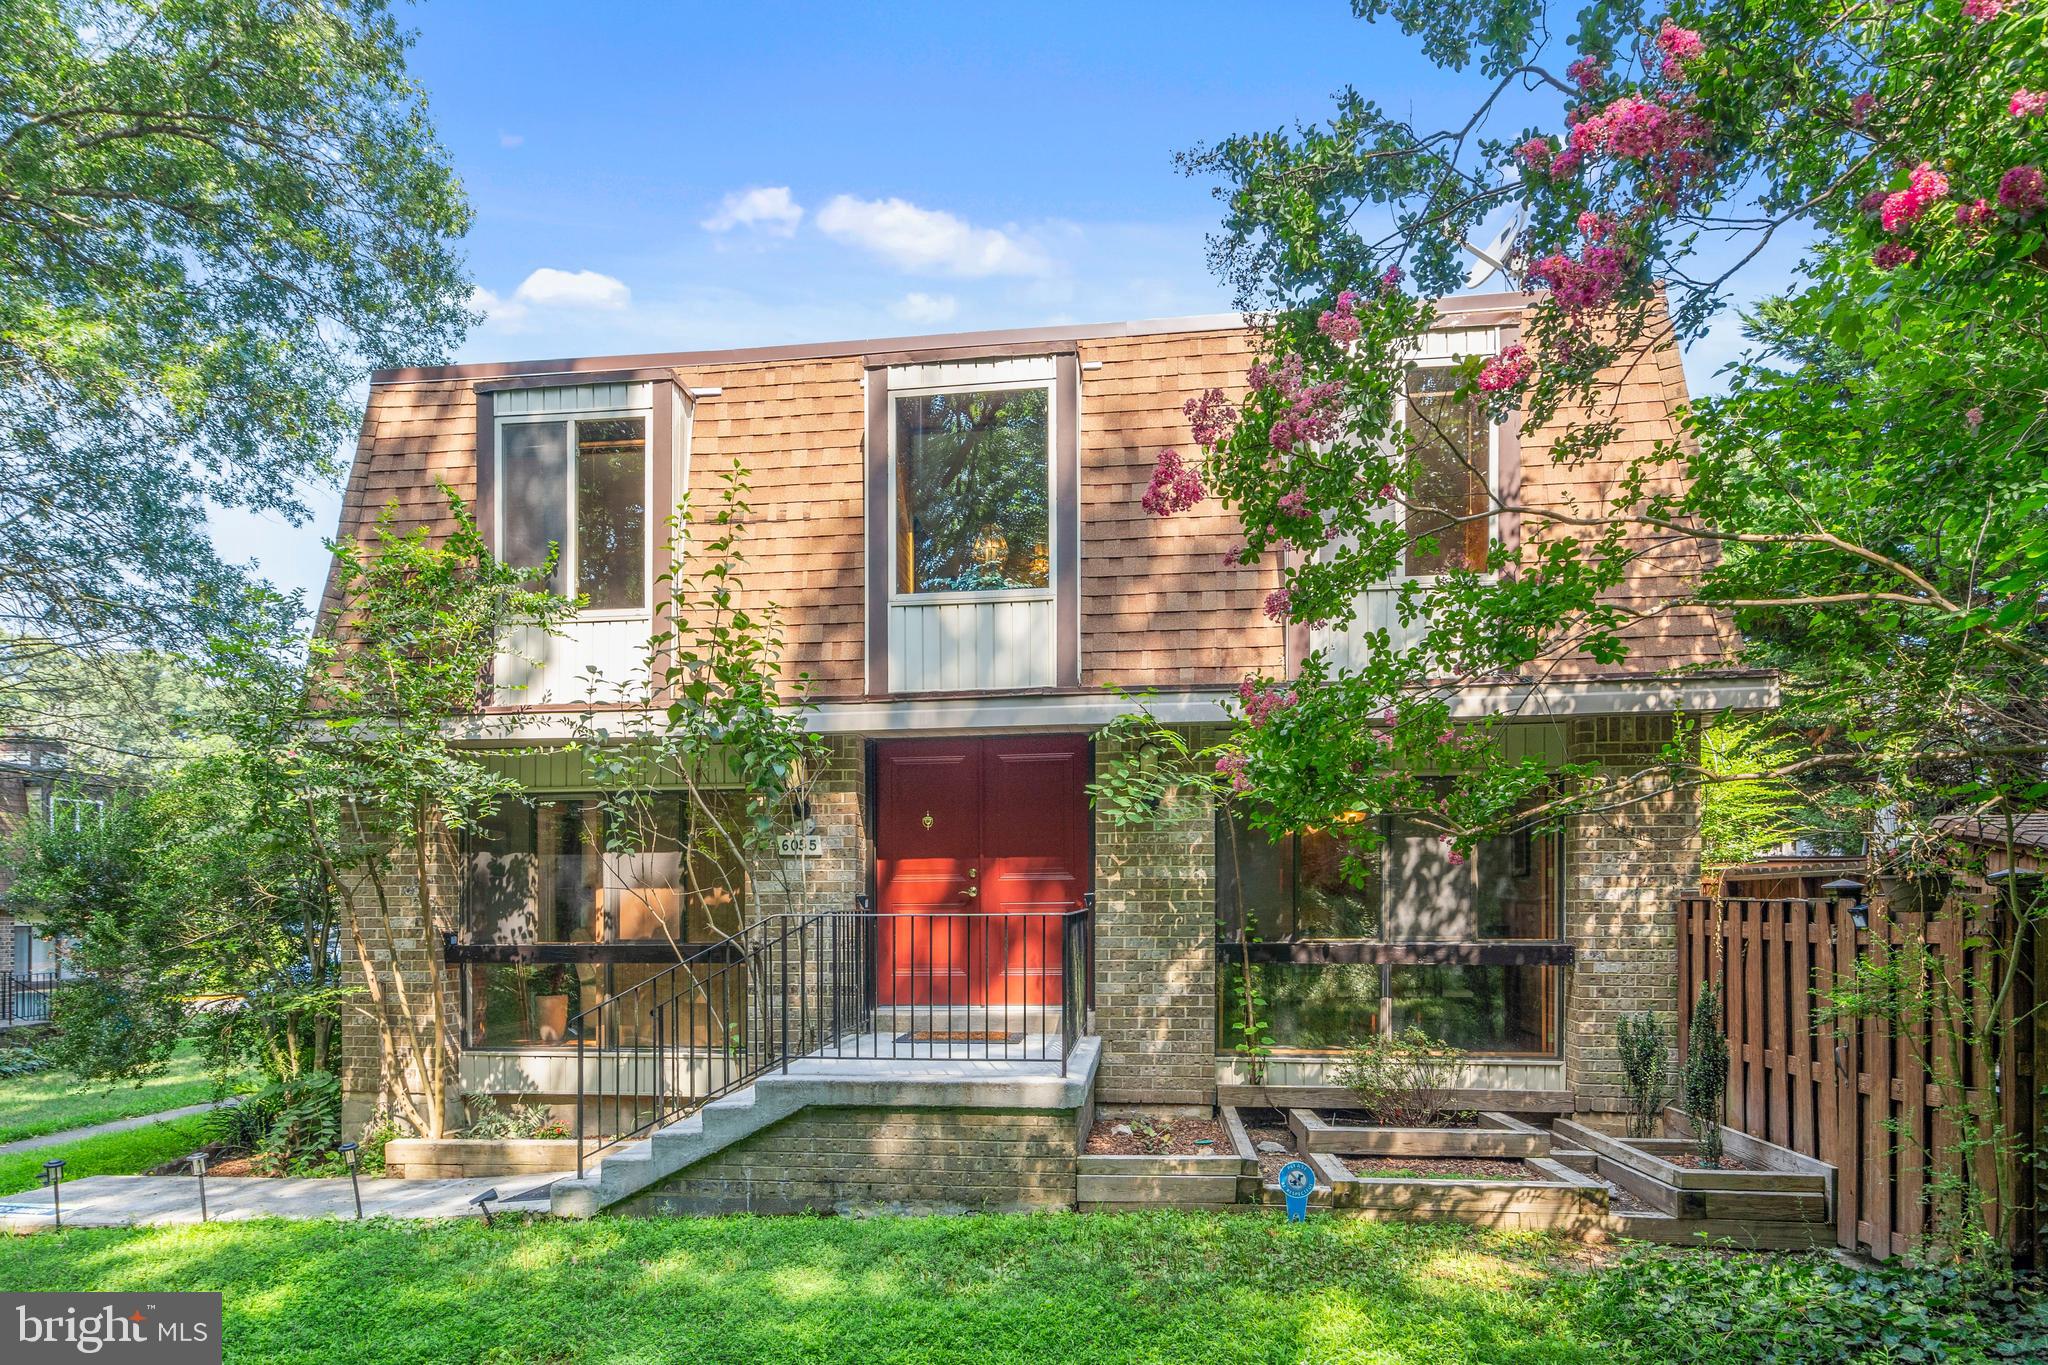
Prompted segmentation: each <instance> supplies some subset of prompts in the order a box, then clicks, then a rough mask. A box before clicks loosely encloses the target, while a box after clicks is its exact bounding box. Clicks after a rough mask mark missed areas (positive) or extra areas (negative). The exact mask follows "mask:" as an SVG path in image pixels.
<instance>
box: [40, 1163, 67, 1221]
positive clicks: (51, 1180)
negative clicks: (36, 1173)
mask: <svg viewBox="0 0 2048 1365" xmlns="http://www.w3.org/2000/svg"><path fill="white" fill-rule="evenodd" d="M43 1184H44V1185H45V1186H47V1187H48V1188H49V1191H50V1217H52V1218H54V1219H56V1220H57V1226H58V1227H59V1228H62V1227H63V1226H64V1158H62V1157H51V1158H50V1159H49V1160H48V1161H45V1162H44V1163H43Z"/></svg>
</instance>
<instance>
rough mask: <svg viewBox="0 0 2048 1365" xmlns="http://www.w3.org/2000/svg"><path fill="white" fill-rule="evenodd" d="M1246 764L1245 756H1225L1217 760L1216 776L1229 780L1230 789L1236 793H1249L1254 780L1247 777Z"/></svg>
mask: <svg viewBox="0 0 2048 1365" xmlns="http://www.w3.org/2000/svg"><path fill="white" fill-rule="evenodd" d="M1245 762H1246V759H1245V756H1244V755H1243V754H1225V755H1223V756H1222V757H1221V758H1219V759H1217V760H1216V775H1217V776H1218V777H1224V778H1228V779H1229V780H1230V789H1231V790H1232V791H1234V792H1248V791H1250V790H1251V789H1252V780H1251V779H1250V778H1249V777H1246V776H1245V772H1244V766H1245Z"/></svg>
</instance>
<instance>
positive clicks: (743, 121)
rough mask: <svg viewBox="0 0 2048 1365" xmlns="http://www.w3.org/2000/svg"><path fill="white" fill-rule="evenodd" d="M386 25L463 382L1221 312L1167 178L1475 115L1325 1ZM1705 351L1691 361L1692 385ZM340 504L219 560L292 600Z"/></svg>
mask: <svg viewBox="0 0 2048 1365" xmlns="http://www.w3.org/2000/svg"><path fill="white" fill-rule="evenodd" d="M403 13H404V16H405V17H406V19H407V20H408V22H410V23H411V24H412V25H414V26H415V27H417V29H418V30H419V41H418V45H417V48H416V49H415V51H414V54H413V59H412V69H413V72H414V74H415V76H416V77H417V78H418V79H419V81H420V82H421V84H422V85H423V86H424V87H425V88H426V90H427V93H428V98H429V101H430V112H431V114H432V116H433V118H434V119H435V121H436V123H437V125H438V127H439V129H440V134H441V138H442V141H443V143H444V145H445V146H446V147H447V149H448V152H449V154H450V155H451V157H452V158H453V160H454V164H455V167H456V169H457V171H458V172H459V174H460V175H461V177H462V180H463V182H464V184H465V185H466V187H467V188H468V191H469V194H470V197H471V199H472V201H473V202H474V204H475V208H476V225H475V227H474V228H473V229H472V230H471V233H470V236H469V238H468V241H467V243H466V250H467V253H468V257H469V262H470V269H471V273H472V275H473V277H474V279H475V281H476V283H477V286H478V289H479V291H480V292H479V295H478V301H479V303H480V304H481V305H482V306H483V307H484V308H485V309H486V310H487V312H488V318H487V320H486V321H485V323H484V324H483V325H482V326H481V327H480V328H478V329H477V330H476V331H475V332H474V333H472V335H471V336H470V338H469V339H468V341H467V342H466V343H465V344H464V346H463V347H462V350H461V352H460V353H459V356H458V358H459V359H464V360H484V359H493V360H507V359H522V358H533V357H544V356H561V355H585V354H606V353H618V352H634V351H651V350H669V349H684V348H691V347H700V346H744V345H756V344H764V343H772V342H781V341H800V340H828V339H833V338H844V337H860V336H876V335H894V334H901V333H906V332H932V331H954V330H970V329H975V328H982V327H1011V326H1028V325H1032V324H1040V323H1056V322H1063V321H1101V320H1108V319H1117V318H1136V317H1158V316H1168V315H1175V314H1183V313H1203V312H1215V311H1221V310H1224V309H1227V308H1228V307H1229V305H1230V298H1229V294H1228V291H1227V290H1226V289H1225V288H1224V287H1223V286H1222V285H1221V284H1219V283H1218V282H1217V280H1216V279H1215V278H1214V276H1213V275H1212V274H1211V273H1210V270H1209V268H1208V264H1207V261H1206V259H1205V255H1204V251H1205V248H1204V236H1205V234H1207V233H1208V232H1209V231H1211V230H1212V229H1213V228H1214V226H1215V224H1216V221H1217V218H1218V212H1217V205H1216V204H1215V202H1214V200H1213V199H1212V198H1211V197H1210V194H1209V188H1210V187H1209V186H1208V185H1207V184H1205V183H1201V182H1197V181H1191V180H1189V179H1187V178H1186V177H1184V176H1182V175H1181V174H1180V173H1179V171H1178V170H1177V169H1176V168H1175V167H1174V165H1173V153H1174V152H1176V151H1178V150H1181V149H1184V148H1188V147H1190V146H1193V145H1194V144H1196V143H1199V142H1203V141H1209V140H1214V139H1217V138H1220V137H1223V136H1225V135H1228V134H1230V133H1234V132H1246V131H1252V130H1256V129H1261V128H1270V127H1275V126H1279V125H1281V124H1284V123H1288V122H1291V121H1293V120H1297V119H1318V118H1321V117H1322V116H1323V115H1324V114H1325V113H1326V112H1327V111H1328V109H1329V108H1330V103H1331V100H1330V97H1331V95H1332V94H1333V93H1334V92H1336V91H1338V90H1339V89H1341V88H1343V87H1344V86H1345V85H1347V84H1349V85H1355V86H1357V87H1358V88H1359V89H1360V90H1361V91H1363V92H1365V93H1366V94H1368V95H1369V96H1370V97H1372V98H1374V99H1377V100H1378V101H1379V102H1380V103H1381V104H1382V105H1384V106H1386V107H1387V108H1389V109H1390V110H1394V111H1397V112H1409V111H1412V112H1413V115H1414V117H1416V118H1417V119H1418V120H1419V121H1421V122H1423V123H1426V124H1428V125H1429V126H1432V127H1434V126H1440V125H1441V124H1442V123H1443V122H1445V121H1448V120H1450V119H1453V118H1462V117H1463V116H1464V115H1465V114H1466V113H1468V112H1469V110H1470V109H1471V108H1472V107H1473V104H1474V103H1475V97H1476V92H1478V91H1479V90H1480V89H1481V83H1480V82H1479V80H1478V78H1477V77H1476V76H1474V75H1472V74H1470V73H1467V74H1466V75H1463V76H1459V75H1455V74H1450V73H1445V72H1441V71H1438V70H1436V69H1435V68H1433V67H1431V66H1429V65H1428V64H1427V63H1426V62H1424V61H1423V60H1422V59H1421V57H1420V56H1419V54H1418V53H1417V51H1416V48H1415V45H1414V44H1413V43H1411V42H1410V41H1409V40H1407V39H1406V38H1404V37H1402V35H1401V34H1400V33H1399V31H1398V30H1397V29H1395V28H1393V27H1391V26H1388V25H1379V26H1374V25H1367V24H1364V23H1360V22H1358V21H1357V20H1354V19H1353V18H1351V16H1350V12H1349V6H1348V5H1346V4H1344V3H1343V2H1342V0H1278V2H1277V3H1268V4H1266V5H1264V6H1258V7H1254V6H1249V5H1244V4H1207V3H1197V2H1195V0H1186V2H1184V3H1175V4H1160V5H1141V4H1130V5H1117V4H1101V3H1097V4H1066V3H1053V2H1052V0H1046V2H1045V3H1039V4H1035V5H1030V6H989V7H982V6H969V5H961V4H957V3H955V4H909V3H892V4H888V5H886V6H876V7H869V6H862V5H848V4H845V3H839V4H795V3H766V2H757V3H752V4H742V5H732V4H718V5H700V4H688V5H680V4H675V5H629V4H617V5H603V6H598V5H588V6H585V5H564V4H561V3H552V4H537V3H523V2H522V3H504V2H503V0H499V2H497V3H489V4H483V3H455V2H454V0H428V2H427V3H424V4H421V5H418V6H416V7H415V8H413V9H411V10H409V11H405V12H403ZM1725 354H1726V351H1725V345H1722V344H1716V343H1715V342H1714V341H1712V340H1710V341H1709V342H1707V343H1704V344H1702V345H1700V346H1696V347H1695V348H1694V352H1693V353H1692V354H1690V355H1689V356H1688V366H1687V367H1688V371H1689V372H1691V373H1692V377H1693V379H1694V382H1695V384H1696V385H1697V384H1699V383H1701V382H1704V381H1705V380H1706V379H1707V378H1708V376H1709V375H1710V374H1711V371H1712V369H1713V368H1714V367H1715V365H1717V364H1718V362H1719V360H1720V359H1722V358H1725ZM338 497H339V495H338V491H337V490H335V489H331V488H310V489H308V490H307V501H308V504H309V505H310V506H311V508H312V509H313V515H312V517H311V519H310V520H309V521H308V522H307V523H306V524H305V525H303V526H299V527H291V526H288V525H286V524H284V523H283V522H282V521H281V520H278V519H274V518H256V517H248V516H240V515H231V516H223V517H221V518H219V519H218V520H217V523H216V535H217V539H218V541H219V543H220V545H221V547H222V549H223V551H224V552H225V553H227V554H228V555H229V556H230V557H232V558H235V559H239V560H247V559H254V560H255V561H256V562H257V564H258V565H259V567H260V569H261V570H262V571H263V572H264V573H265V575H266V576H268V577H269V578H271V580H272V581H273V582H275V583H277V584H278V585H279V586H280V587H283V588H286V589H291V588H301V589H304V590H306V591H307V593H308V596H309V598H311V597H313V596H315V595H317V592H318V589H319V585H320V583H321V582H322V581H323V580H324V577H325V573H326V562H327V561H326V552H325V551H324V549H323V548H322V546H321V538H322V537H323V536H325V535H330V534H332V532H333V527H334V516H335V511H336V507H337V504H338Z"/></svg>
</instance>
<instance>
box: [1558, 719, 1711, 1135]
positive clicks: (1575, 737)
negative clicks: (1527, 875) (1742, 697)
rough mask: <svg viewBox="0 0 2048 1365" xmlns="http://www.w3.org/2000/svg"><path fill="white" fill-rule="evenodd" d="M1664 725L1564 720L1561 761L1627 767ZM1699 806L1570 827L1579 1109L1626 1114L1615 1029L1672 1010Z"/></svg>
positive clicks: (1667, 805)
mask: <svg viewBox="0 0 2048 1365" xmlns="http://www.w3.org/2000/svg"><path fill="white" fill-rule="evenodd" d="M1671 733H1672V730H1671V718H1670V717H1668V716H1607V717H1600V718H1597V719H1586V720H1575V721H1572V722H1571V723H1570V729H1569V732H1568V734H1567V739H1566V743H1567V754H1568V756H1569V758H1570V760H1571V761H1572V762H1575V763H1577V762H1586V761H1588V760H1598V761H1599V762H1601V763H1604V764H1608V765H1610V766H1614V767H1617V768H1634V767H1637V766H1639V765H1640V764H1642V763H1645V762H1647V761H1649V760H1651V759H1653V758H1654V757H1655V756H1656V754H1657V753H1658V751H1659V750H1660V749H1661V748H1662V746H1663V745H1664V744H1665V743H1666V742H1668V741H1669V739H1670V738H1671ZM1699 863H1700V839H1699V798H1698V796H1697V795H1696V794H1687V795H1682V796H1666V797H1663V798H1660V799H1658V800H1656V801H1653V802H1649V803H1647V804H1644V805H1639V806H1630V807H1627V808H1625V809H1622V810H1618V811H1613V812H1610V813H1607V814H1602V815H1587V816H1580V817H1578V818H1576V819H1575V820H1574V821H1573V822H1572V831H1571V848H1570V852H1569V856H1568V857H1567V858H1566V860H1565V879H1566V882H1565V923H1566V929H1567V932H1568V934H1569V936H1570V938H1571V941H1572V945H1573V947H1574V948H1575V949H1576V957H1577V961H1576V962H1575V963H1574V965H1573V967H1572V970H1571V978H1570V988H1569V994H1568V996H1567V999H1566V1006H1565V1025H1564V1054H1565V1078H1566V1084H1567V1085H1568V1086H1569V1087H1570V1088H1571V1090H1572V1092H1573V1093H1574V1094H1575V1095H1576V1096H1577V1097H1578V1107H1579V1108H1580V1109H1582V1110H1602V1111H1614V1110H1620V1109H1624V1108H1626V1107H1627V1102H1626V1091H1625V1090H1624V1089H1623V1085H1622V1076H1621V1059H1620V1056H1619V1053H1618V1052H1617V1051H1616V1048H1615V1041H1614V1025H1615V1021H1616V1020H1617V1019H1619V1018H1620V1017H1621V1016H1622V1015H1624V1014H1635V1013H1640V1012H1641V1011H1643V1010H1654V1011H1655V1012H1656V1013H1657V1014H1659V1015H1660V1016H1662V1017H1663V1019H1664V1022H1665V1024H1666V1025H1667V1026H1673V1025H1674V1024H1675V1011H1676V1009H1677V1007H1678V927H1677V919H1676V916H1675V912H1674V908H1673V907H1674V906H1675V905H1676V903H1677V900H1678V897H1679V896H1681V895H1684V894H1686V893H1688V892H1692V891H1697V890H1698V887H1699Z"/></svg>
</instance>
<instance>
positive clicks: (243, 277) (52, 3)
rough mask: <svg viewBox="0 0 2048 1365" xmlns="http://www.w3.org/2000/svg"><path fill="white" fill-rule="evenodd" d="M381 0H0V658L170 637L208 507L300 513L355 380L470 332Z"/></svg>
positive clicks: (451, 206)
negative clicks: (41, 643)
mask: <svg viewBox="0 0 2048 1365" xmlns="http://www.w3.org/2000/svg"><path fill="white" fill-rule="evenodd" d="M406 42H407V40H406V38H405V37H404V36H403V35H402V34H401V33H400V32H399V31H398V29H397V28H396V27H395V25H394V24H393V23H392V21H391V18H390V16H389V14H388V13H387V11H386V8H385V6H384V4H383V3H382V0H282V2H281V3H270V2H269V0H189V3H179V4H155V3H144V2H143V0H0V54H4V56H0V660H8V659H11V658H12V657H13V656H14V653H15V647H14V646H13V645H12V644H10V643H9V642H8V641H7V640H6V638H5V637H6V636H7V635H12V634H25V635H39V636H49V637H54V638H56V639H59V640H62V641H64V642H66V643H69V644H72V645H76V646H80V647H84V648H88V649H95V650H97V649H99V648H101V647H103V646H104V644H105V643H106V642H108V641H121V642H126V643H154V644H159V645H167V646H171V647H184V646H188V645H189V643H190V641H191V640H193V639H194V638H196V637H199V636H202V635H204V634H207V633H210V632H212V631H214V630H217V629H220V628H222V627H224V626H226V625H227V624H228V623H229V621H230V620H231V618H232V617H233V615H234V613H235V611H236V610H237V608H238V607H239V606H240V605H241V598H240V592H239V584H240V580H241V572H240V571H239V570H237V569H235V568H233V567H231V566H229V565H226V564H223V563H222V562H221V561H220V560H219V559H218V558H217V557H216V556H215V554H214V552H213V549H212V547H211V545H210V542H209V539H208V536H207V531H206V524H205V519H206V513H207V509H208V507H209V506H218V507H246V508H251V509H257V510H264V511H275V512H280V513H283V514H284V515H286V516H287V517H288V518H297V517H299V516H301V515H302V514H303V508H302V506H301V503H300V499H299V492H298V489H299V486H300V485H301V484H302V483H303V482H305V481H307V480H319V479H324V478H330V477H332V476H333V474H334V473H335V470H336V461H335V451H336V450H337V449H339V448H340V447H341V446H342V444H343V443H344V441H345V440H346V439H347V438H348V437H349V436H350V435H351V434H352V432H353V428H354V427H355V425H356V421H357V416H358V410H359V403H358V401H357V399H356V397H355V394H356V391H357V389H358V387H359V386H360V384H361V382H362V380H363V378H364V374H365V371H366V370H367V369H368V368H369V367H371V366H376V365H389V364H395V363H421V362H432V361H435V360H437V359H440V358H441V357H442V356H444V355H445V354H446V353H447V352H448V351H449V350H450V349H452V347H453V346H454V345H455V344H456V343H457V342H458V341H459V340H460V339H461V337H462V335H463V333H464V331H465V330H466V329H467V327H468V326H469V323H470V314H469V311H468V303H467V296H468V292H469V290H468V284H467V282H466V280H465V279H464V277H463V273H462V268H461V261H460V258H459V256H458V255H457V253H456V251H455V241H456V239H458V238H459V237H461V235H462V234H463V233H464V232H465V231H466V230H467V228H468V225H469V209H468V206H467V204H466V202H465V200H464V198H463V195H462V191H461V187H460V185H459V184H458V183H457V181H456V180H455V177H454V174H453V172H452V170H451V168H450V167H449V165H448V163H447V158H446V155H445V153H444V152H443V151H442V149H441V148H440V147H439V146H438V145H437V144H436V143H435V141H434V136H433V131H432V126H431V124H430V123H429V122H428V121H427V119H426V117H425V112H424V100H423V98H422V96H421V95H420V92H419V91H418V89H417V88H416V87H415V86H414V85H413V84H412V82H411V81H410V80H409V78H408V77H407V76H406V74H405V69H404V51H405V46H406Z"/></svg>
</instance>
